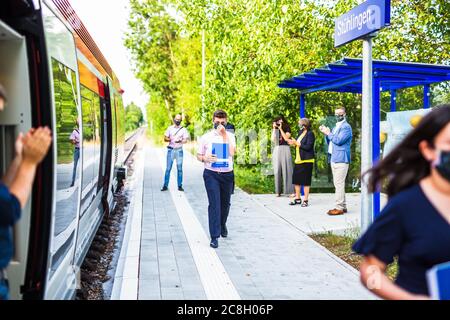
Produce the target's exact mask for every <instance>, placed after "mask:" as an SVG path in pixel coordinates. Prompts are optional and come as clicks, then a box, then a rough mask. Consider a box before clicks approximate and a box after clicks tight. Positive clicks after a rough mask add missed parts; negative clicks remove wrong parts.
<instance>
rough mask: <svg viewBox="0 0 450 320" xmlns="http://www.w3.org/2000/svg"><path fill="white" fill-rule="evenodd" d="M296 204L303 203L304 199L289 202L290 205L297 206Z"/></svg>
mask: <svg viewBox="0 0 450 320" xmlns="http://www.w3.org/2000/svg"><path fill="white" fill-rule="evenodd" d="M296 204H302V199H294V200H293V201H291V202H289V205H290V206H295V205H296Z"/></svg>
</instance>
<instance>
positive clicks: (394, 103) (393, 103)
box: [391, 89, 397, 112]
mask: <svg viewBox="0 0 450 320" xmlns="http://www.w3.org/2000/svg"><path fill="white" fill-rule="evenodd" d="M395 111H397V90H395V89H394V90H391V112H395Z"/></svg>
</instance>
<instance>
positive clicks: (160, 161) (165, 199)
mask: <svg viewBox="0 0 450 320" xmlns="http://www.w3.org/2000/svg"><path fill="white" fill-rule="evenodd" d="M183 165H184V170H183V172H184V179H183V180H184V183H183V186H184V189H185V192H179V191H178V190H177V188H176V177H175V174H176V168H175V167H174V168H173V170H172V177H171V181H170V185H169V191H166V192H161V191H160V188H161V185H162V181H163V174H164V170H165V148H158V147H155V146H152V145H150V144H149V143H144V144H142V146H141V148H140V149H139V150H138V151H137V152H136V155H135V173H134V175H135V176H134V178H133V181H132V182H131V183H133V185H132V186H131V187H132V188H134V199H131V200H130V204H131V206H130V208H129V212H128V217H127V223H126V227H125V233H124V239H123V246H122V248H121V251H120V257H119V261H118V266H117V270H116V275H115V277H114V285H113V289H112V295H111V299H113V300H116V299H117V300H118V299H120V300H135V299H140V300H142V299H152V300H181V299H185V300H197V299H208V300H217V299H220V300H228V299H234V300H239V299H243V300H261V299H275V300H276V299H333V300H334V299H345V300H347V299H350V300H355V299H375V297H374V296H373V295H372V294H371V293H370V292H368V291H367V290H366V289H365V288H364V287H363V286H362V285H361V284H360V281H359V273H358V271H357V270H355V269H354V268H353V267H351V266H350V265H348V264H347V263H345V262H344V261H342V260H341V259H339V258H338V257H336V256H335V255H333V254H332V253H331V252H329V251H328V250H327V249H325V248H324V247H322V246H321V245H319V244H318V243H317V242H315V241H314V240H312V239H311V238H310V237H309V236H308V235H307V233H310V232H317V231H322V228H325V229H327V230H331V231H336V232H340V230H341V231H342V230H344V229H345V228H349V227H352V226H354V225H355V224H357V223H358V220H357V217H356V216H357V214H356V212H358V210H357V208H355V214H353V215H352V214H349V215H347V216H346V215H344V216H341V217H333V218H337V220H335V221H332V222H331V221H328V220H327V219H329V217H327V216H326V215H324V212H323V210H322V209H323V208H322V207H323V205H319V202H320V203H323V202H324V201H328V202H329V203H331V205H332V202H333V200H332V199H333V198H332V197H331V198H330V196H331V195H320V196H319V195H317V197H320V198H316V195H313V196H312V197H311V198H312V199H314V198H316V200H317V205H314V202H313V205H312V206H311V207H309V208H300V207H299V206H297V207H296V208H292V207H289V206H288V205H287V203H286V204H285V205H284V206H283V205H282V203H281V202H282V201H284V202H287V198H280V199H276V198H275V197H274V196H273V195H271V196H270V197H269V195H250V194H248V193H246V192H244V191H243V190H241V189H239V188H236V190H235V193H234V195H233V196H232V199H231V210H230V215H229V219H228V223H227V226H228V230H229V236H228V237H227V238H225V239H224V238H220V239H219V248H218V249H212V248H210V247H209V235H208V219H207V206H208V202H207V195H206V191H205V188H204V184H203V178H202V171H203V166H202V164H201V163H200V162H198V161H197V160H196V159H195V158H194V156H193V155H191V154H190V153H189V152H188V151H187V150H185V152H184V163H183ZM327 199H328V200H327ZM330 199H331V200H330ZM313 201H315V200H313ZM330 201H331V202H330ZM350 201H351V202H352V203H355V206H356V205H357V203H358V202H359V200H358V199H357V196H356V195H352V196H351V197H350ZM280 208H281V209H280ZM294 210H296V211H297V212H294ZM302 214H304V215H305V219H306V222H304V221H303V222H302V219H301V215H302ZM319 215H320V217H321V218H320V219H319V218H317V216H319ZM322 218H323V219H324V220H323V222H324V223H323V227H321V226H320V220H321V219H322ZM327 221H328V222H327Z"/></svg>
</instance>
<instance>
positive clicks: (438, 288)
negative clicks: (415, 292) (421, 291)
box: [427, 261, 450, 300]
mask: <svg viewBox="0 0 450 320" xmlns="http://www.w3.org/2000/svg"><path fill="white" fill-rule="evenodd" d="M427 282H428V290H429V291H430V296H431V298H432V299H434V300H450V261H449V262H446V263H441V264H438V265H436V266H434V267H433V268H431V269H430V270H428V271H427Z"/></svg>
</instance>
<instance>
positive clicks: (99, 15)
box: [69, 0, 148, 115]
mask: <svg viewBox="0 0 450 320" xmlns="http://www.w3.org/2000/svg"><path fill="white" fill-rule="evenodd" d="M69 1H70V3H71V5H72V7H73V8H74V9H75V12H76V13H77V15H78V16H79V17H80V19H81V21H82V22H83V23H84V25H85V27H86V29H87V30H88V31H89V33H90V34H91V36H92V38H93V39H94V41H95V42H96V43H97V46H98V47H99V48H100V50H101V51H102V53H103V55H104V56H105V58H106V60H108V62H109V64H110V65H111V68H112V69H113V70H114V72H115V73H116V75H117V77H118V78H119V81H120V85H121V87H122V89H123V90H124V91H125V92H124V94H123V102H124V104H125V106H126V105H128V104H129V103H130V102H134V103H136V104H137V105H138V106H139V107H141V109H142V110H143V111H145V105H146V103H147V101H148V96H147V95H146V94H145V92H144V90H143V88H142V85H141V83H140V82H139V80H137V79H136V77H135V76H134V74H133V70H132V67H131V65H132V63H131V59H130V54H129V53H128V50H127V48H125V46H124V44H123V39H124V36H125V31H126V30H127V19H128V15H129V4H128V3H129V1H128V0H69ZM145 114H146V113H145V112H144V115H145Z"/></svg>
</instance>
